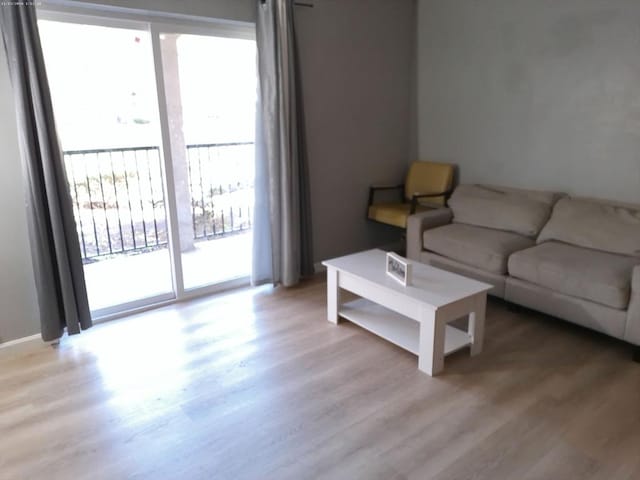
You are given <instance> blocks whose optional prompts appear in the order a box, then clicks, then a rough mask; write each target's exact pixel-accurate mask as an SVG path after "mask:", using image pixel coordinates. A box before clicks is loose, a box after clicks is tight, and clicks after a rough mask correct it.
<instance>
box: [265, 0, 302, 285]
mask: <svg viewBox="0 0 640 480" xmlns="http://www.w3.org/2000/svg"><path fill="white" fill-rule="evenodd" d="M257 7H258V15H257V26H256V34H257V45H258V76H259V91H258V111H257V124H256V183H255V185H256V187H255V195H256V206H255V210H254V227H253V232H254V233H253V235H254V240H253V270H252V283H253V284H254V285H257V284H261V283H274V284H283V285H285V286H290V285H295V284H296V283H298V282H299V280H300V278H301V277H304V276H306V275H310V274H311V273H313V255H312V250H311V211H310V210H311V209H310V201H309V174H308V169H307V158H306V144H305V139H304V115H303V111H302V99H301V89H300V81H299V77H300V75H299V72H298V62H297V51H296V41H295V31H294V21H293V9H294V5H293V0H257Z"/></svg>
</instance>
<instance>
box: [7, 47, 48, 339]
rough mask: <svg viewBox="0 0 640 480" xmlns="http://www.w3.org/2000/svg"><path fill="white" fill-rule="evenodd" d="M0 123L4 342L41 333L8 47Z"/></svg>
mask: <svg viewBox="0 0 640 480" xmlns="http://www.w3.org/2000/svg"><path fill="white" fill-rule="evenodd" d="M0 125H2V128H0V145H1V146H2V174H1V175H0V232H1V234H0V343H4V342H7V341H9V340H14V339H16V338H22V337H27V336H29V335H35V334H36V333H38V332H40V324H39V319H38V306H37V299H36V294H35V285H34V281H33V269H32V266H31V253H30V250H29V237H28V235H27V214H26V209H25V197H24V191H23V188H22V167H21V163H20V153H19V150H18V132H17V129H16V117H15V113H14V106H13V96H12V93H11V81H10V79H9V71H8V68H7V60H6V57H5V53H4V48H0Z"/></svg>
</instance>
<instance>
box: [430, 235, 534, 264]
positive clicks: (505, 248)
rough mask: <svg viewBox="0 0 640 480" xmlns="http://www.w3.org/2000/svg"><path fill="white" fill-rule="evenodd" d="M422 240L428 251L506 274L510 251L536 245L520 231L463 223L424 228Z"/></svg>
mask: <svg viewBox="0 0 640 480" xmlns="http://www.w3.org/2000/svg"><path fill="white" fill-rule="evenodd" d="M422 242H423V246H424V248H425V249H426V250H429V251H431V252H435V253H437V254H439V255H442V256H443V257H447V258H451V259H453V260H457V261H458V262H460V263H464V264H466V265H471V266H473V267H477V268H480V269H482V270H485V271H487V272H491V273H497V274H505V273H507V259H508V258H509V255H511V253H513V252H515V251H517V250H522V249H525V248H529V247H531V246H533V245H534V244H535V241H534V240H533V239H531V238H528V237H524V236H522V235H518V234H517V233H511V232H505V231H502V230H494V229H492V228H483V227H476V226H473V225H465V224H462V223H452V224H450V225H445V226H443V227H438V228H433V229H431V230H425V232H424V234H423V237H422Z"/></svg>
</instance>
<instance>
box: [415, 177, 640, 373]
mask: <svg viewBox="0 0 640 480" xmlns="http://www.w3.org/2000/svg"><path fill="white" fill-rule="evenodd" d="M407 256H408V257H409V258H410V259H412V260H419V261H421V262H424V263H428V264H431V265H434V266H436V267H439V268H443V269H446V270H450V271H453V272H457V273H460V274H462V275H466V276H469V277H472V278H476V279H479V280H482V281H485V282H488V283H490V284H492V285H493V289H492V290H491V291H490V292H489V293H490V294H492V295H494V296H497V297H500V298H503V299H505V300H507V301H509V302H513V303H517V304H520V305H523V306H525V307H528V308H532V309H535V310H538V311H541V312H544V313H547V314H549V315H553V316H555V317H559V318H562V319H564V320H568V321H570V322H573V323H577V324H579V325H582V326H585V327H588V328H591V329H593V330H597V331H599V332H602V333H605V334H607V335H610V336H612V337H615V338H618V339H621V340H624V341H626V342H628V343H630V344H632V345H633V346H634V347H635V348H634V359H635V360H637V361H640V347H639V346H640V205H630V204H622V203H617V202H608V201H603V200H594V199H587V198H574V197H569V196H566V195H563V194H558V193H553V192H540V191H532V190H520V189H513V188H505V187H495V186H482V185H460V186H459V187H458V188H456V190H455V192H454V193H453V195H452V197H451V199H450V200H449V207H448V208H440V209H437V210H431V211H427V212H421V213H419V214H416V215H413V216H411V217H409V221H408V225H407Z"/></svg>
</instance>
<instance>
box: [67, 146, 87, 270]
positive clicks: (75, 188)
mask: <svg viewBox="0 0 640 480" xmlns="http://www.w3.org/2000/svg"><path fill="white" fill-rule="evenodd" d="M64 159H65V163H66V164H67V172H68V173H70V174H71V182H70V183H69V187H71V185H72V184H73V192H74V194H75V197H76V198H75V200H76V201H75V205H76V212H77V213H78V226H79V227H80V244H81V245H82V258H83V259H85V258H87V245H86V244H85V241H84V228H83V226H82V213H81V212H80V197H79V195H78V183H77V182H76V172H75V165H74V163H75V162H74V161H73V159H72V158H71V156H70V155H64Z"/></svg>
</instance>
